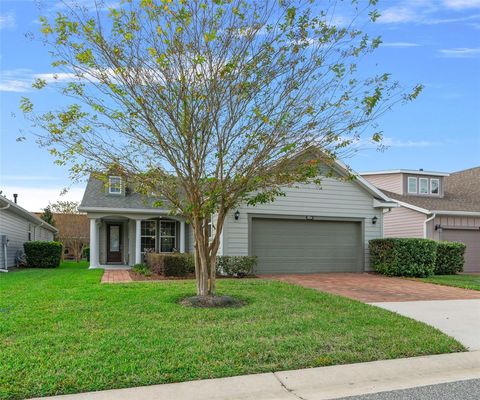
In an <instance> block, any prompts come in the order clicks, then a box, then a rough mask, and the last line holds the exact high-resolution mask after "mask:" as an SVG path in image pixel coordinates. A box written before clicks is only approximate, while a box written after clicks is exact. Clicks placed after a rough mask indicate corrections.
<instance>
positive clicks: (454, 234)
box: [442, 229, 480, 272]
mask: <svg viewBox="0 0 480 400" xmlns="http://www.w3.org/2000/svg"><path fill="white" fill-rule="evenodd" d="M442 240H447V241H449V242H462V243H465V245H466V246H467V248H466V250H465V266H464V268H463V271H464V272H480V231H479V230H467V229H443V232H442Z"/></svg>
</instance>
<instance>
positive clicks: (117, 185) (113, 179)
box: [108, 176, 122, 194]
mask: <svg viewBox="0 0 480 400" xmlns="http://www.w3.org/2000/svg"><path fill="white" fill-rule="evenodd" d="M108 193H109V194H122V178H121V177H120V176H110V177H108Z"/></svg>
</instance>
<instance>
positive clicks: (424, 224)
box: [423, 213, 437, 239]
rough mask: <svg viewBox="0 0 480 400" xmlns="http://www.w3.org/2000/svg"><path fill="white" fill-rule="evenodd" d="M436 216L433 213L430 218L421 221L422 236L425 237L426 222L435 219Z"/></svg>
mask: <svg viewBox="0 0 480 400" xmlns="http://www.w3.org/2000/svg"><path fill="white" fill-rule="evenodd" d="M436 216H437V214H435V213H434V214H433V215H432V216H431V217H430V218H427V219H426V220H425V221H423V237H424V238H425V239H426V238H427V224H428V223H429V222H430V221H431V220H433V219H435V217H436Z"/></svg>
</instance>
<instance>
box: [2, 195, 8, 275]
mask: <svg viewBox="0 0 480 400" xmlns="http://www.w3.org/2000/svg"><path fill="white" fill-rule="evenodd" d="M9 207H10V204H9V203H8V204H7V205H6V206H4V207H0V210H6V209H7V208H9ZM0 272H8V261H7V242H5V243H4V244H3V268H2V269H0Z"/></svg>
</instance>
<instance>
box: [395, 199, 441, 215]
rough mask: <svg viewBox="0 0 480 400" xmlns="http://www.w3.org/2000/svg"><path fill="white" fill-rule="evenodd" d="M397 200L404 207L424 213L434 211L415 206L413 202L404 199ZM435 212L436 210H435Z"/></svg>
mask: <svg viewBox="0 0 480 400" xmlns="http://www.w3.org/2000/svg"><path fill="white" fill-rule="evenodd" d="M397 202H398V204H400V205H401V206H402V207H405V208H409V209H410V210H414V211H418V212H421V213H422V214H431V213H432V211H430V210H427V209H426V208H422V207H417V206H414V205H413V204H409V203H404V202H403V201H400V200H397ZM433 212H435V211H433Z"/></svg>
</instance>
